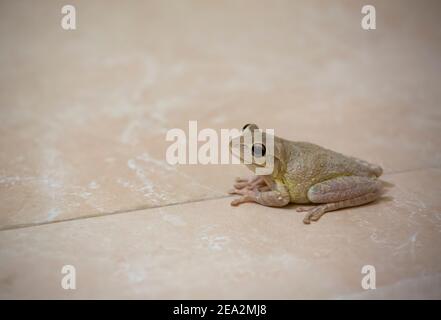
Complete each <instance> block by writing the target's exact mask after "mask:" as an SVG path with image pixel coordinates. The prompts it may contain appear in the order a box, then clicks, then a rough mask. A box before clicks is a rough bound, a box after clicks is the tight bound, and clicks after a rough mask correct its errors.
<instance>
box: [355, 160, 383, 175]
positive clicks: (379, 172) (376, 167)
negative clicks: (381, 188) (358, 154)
mask: <svg viewBox="0 0 441 320" xmlns="http://www.w3.org/2000/svg"><path fill="white" fill-rule="evenodd" d="M350 158H351V159H352V160H354V161H355V162H357V163H358V164H360V165H362V166H363V167H366V168H367V169H368V170H369V171H370V172H371V173H372V174H373V175H374V176H376V177H379V176H381V175H382V174H383V168H382V167H380V166H379V165H376V164H373V163H370V162H367V161H365V160H362V159H358V158H355V157H350Z"/></svg>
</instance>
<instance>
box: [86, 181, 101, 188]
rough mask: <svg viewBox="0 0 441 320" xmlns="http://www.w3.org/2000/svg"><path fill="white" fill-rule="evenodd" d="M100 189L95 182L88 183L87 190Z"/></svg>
mask: <svg viewBox="0 0 441 320" xmlns="http://www.w3.org/2000/svg"><path fill="white" fill-rule="evenodd" d="M99 187H100V185H99V184H98V183H96V181H91V182H90V183H89V189H98V188H99Z"/></svg>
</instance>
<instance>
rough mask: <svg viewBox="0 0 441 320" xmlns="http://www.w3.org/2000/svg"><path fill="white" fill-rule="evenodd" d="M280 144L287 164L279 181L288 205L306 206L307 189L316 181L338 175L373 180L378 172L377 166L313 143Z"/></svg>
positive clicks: (379, 172) (287, 142) (288, 142)
mask: <svg viewBox="0 0 441 320" xmlns="http://www.w3.org/2000/svg"><path fill="white" fill-rule="evenodd" d="M284 144H285V150H286V155H287V163H286V172H285V174H284V177H283V181H284V183H285V184H286V185H287V187H288V190H289V192H290V196H291V201H292V202H297V203H308V202H309V200H308V197H307V193H308V190H309V188H310V187H311V186H313V185H315V184H317V183H319V182H323V181H326V180H329V179H332V178H335V177H339V176H363V177H376V176H379V175H381V173H382V170H381V168H380V167H379V166H376V165H372V164H370V163H368V162H366V161H363V160H359V159H356V158H353V157H348V156H345V155H343V154H341V153H338V152H335V151H332V150H329V149H325V148H323V147H320V146H318V145H316V144H312V143H308V142H292V141H288V140H285V141H284Z"/></svg>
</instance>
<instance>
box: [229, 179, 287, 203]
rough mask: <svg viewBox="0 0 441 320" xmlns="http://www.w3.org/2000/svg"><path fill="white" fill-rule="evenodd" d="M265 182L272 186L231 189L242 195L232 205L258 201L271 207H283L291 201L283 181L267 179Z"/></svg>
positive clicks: (234, 192)
mask: <svg viewBox="0 0 441 320" xmlns="http://www.w3.org/2000/svg"><path fill="white" fill-rule="evenodd" d="M264 179H265V178H264ZM265 182H266V184H270V185H271V187H269V186H263V187H259V188H254V189H249V188H241V189H234V190H232V191H230V193H231V194H238V195H241V196H242V197H240V198H239V199H235V200H233V201H232V202H231V205H232V206H237V205H239V204H241V203H244V202H257V203H259V204H261V205H264V206H269V207H283V206H286V205H287V204H288V203H289V202H290V197H289V192H288V189H287V188H286V186H285V185H284V184H283V183H281V182H270V181H268V180H267V179H265Z"/></svg>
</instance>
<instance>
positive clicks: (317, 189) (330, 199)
mask: <svg viewBox="0 0 441 320" xmlns="http://www.w3.org/2000/svg"><path fill="white" fill-rule="evenodd" d="M381 189H382V184H381V182H380V181H378V180H377V179H374V178H368V177H357V176H347V177H338V178H334V179H330V180H327V181H324V182H321V183H318V184H315V185H313V186H312V187H311V188H310V189H309V190H308V199H309V200H310V201H311V202H312V203H316V204H320V205H318V206H314V207H299V208H297V211H304V212H307V214H306V216H305V218H304V219H303V222H304V223H305V224H309V223H310V222H311V221H317V220H318V219H320V217H321V216H322V215H324V214H325V213H326V212H329V211H334V210H338V209H342V208H347V207H355V206H359V205H362V204H365V203H368V202H372V201H374V200H376V199H378V198H379V196H380V194H381Z"/></svg>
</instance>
